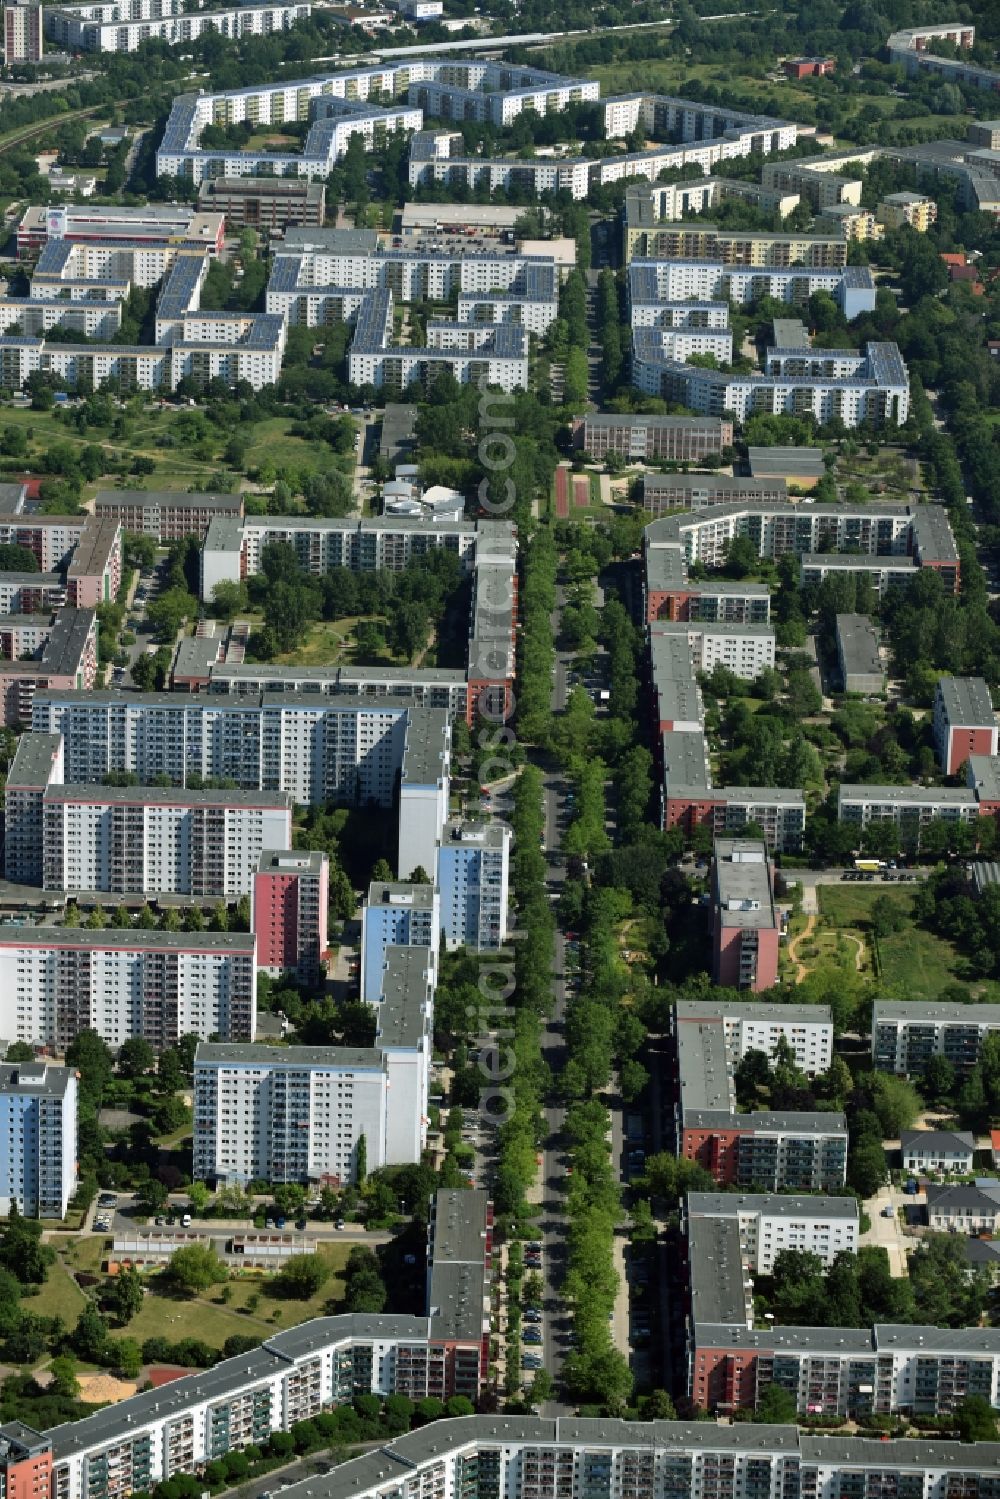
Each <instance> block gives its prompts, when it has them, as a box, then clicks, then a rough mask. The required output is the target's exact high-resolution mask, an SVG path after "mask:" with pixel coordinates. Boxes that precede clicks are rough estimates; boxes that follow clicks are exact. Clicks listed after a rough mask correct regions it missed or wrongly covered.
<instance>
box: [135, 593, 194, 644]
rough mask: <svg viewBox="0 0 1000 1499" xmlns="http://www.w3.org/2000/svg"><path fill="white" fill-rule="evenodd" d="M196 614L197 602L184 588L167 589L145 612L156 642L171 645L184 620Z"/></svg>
mask: <svg viewBox="0 0 1000 1499" xmlns="http://www.w3.org/2000/svg"><path fill="white" fill-rule="evenodd" d="M197 613H198V600H197V599H196V598H195V597H194V596H193V595H192V594H190V593H188V591H187V589H186V588H168V589H166V591H165V592H164V593H161V594H160V595H159V597H158V598H155V599H153V600H152V602H151V603H150V604H149V606H148V608H147V610H146V617H147V618H148V620H149V622H150V624H151V625H152V626H153V629H154V630H155V631H156V638H157V640H161V641H164V642H165V643H166V644H172V643H173V641H174V640H175V638H176V636H177V632H178V631H179V630H180V628H181V626H182V625H183V624H184V621H185V620H186V619H192V618H194V617H195V616H196V615H197Z"/></svg>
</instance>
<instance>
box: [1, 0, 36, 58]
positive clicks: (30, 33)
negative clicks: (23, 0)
mask: <svg viewBox="0 0 1000 1499" xmlns="http://www.w3.org/2000/svg"><path fill="white" fill-rule="evenodd" d="M44 45H45V44H44V41H43V23H42V7H41V6H40V5H23V4H17V5H5V6H4V10H3V60H4V62H5V63H6V64H7V66H8V67H10V66H11V64H12V63H19V62H40V61H41V58H42V50H43V47H44Z"/></svg>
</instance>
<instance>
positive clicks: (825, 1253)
mask: <svg viewBox="0 0 1000 1499" xmlns="http://www.w3.org/2000/svg"><path fill="white" fill-rule="evenodd" d="M685 1217H686V1220H687V1222H688V1223H690V1222H692V1221H693V1220H694V1219H696V1218H714V1219H721V1220H729V1219H735V1220H736V1221H737V1223H738V1224H739V1231H740V1248H741V1250H742V1254H743V1258H744V1260H745V1261H746V1262H747V1263H748V1264H749V1266H750V1268H751V1270H753V1271H754V1272H755V1273H756V1274H757V1275H770V1274H771V1272H772V1270H773V1269H774V1261H775V1256H776V1255H779V1254H780V1253H781V1251H782V1250H783V1249H798V1250H802V1251H804V1252H806V1253H808V1254H818V1255H819V1257H820V1259H821V1260H822V1261H823V1264H824V1265H826V1266H827V1267H829V1266H830V1265H831V1264H832V1263H833V1261H834V1259H835V1258H836V1256H837V1255H838V1254H840V1253H841V1252H842V1251H846V1252H848V1253H851V1254H853V1253H854V1252H855V1251H856V1250H857V1247H858V1233H859V1220H858V1204H857V1201H856V1200H855V1198H853V1197H820V1196H815V1197H814V1196H812V1195H807V1196H794V1197H793V1196H787V1197H786V1196H784V1195H783V1194H781V1193H769V1192H768V1193H742V1192H741V1193H739V1194H737V1193H734V1192H689V1193H688V1195H687V1208H686V1213H685Z"/></svg>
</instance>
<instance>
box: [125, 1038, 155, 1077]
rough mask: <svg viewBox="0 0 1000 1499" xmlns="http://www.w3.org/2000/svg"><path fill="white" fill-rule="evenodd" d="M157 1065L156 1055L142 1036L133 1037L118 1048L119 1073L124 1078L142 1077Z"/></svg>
mask: <svg viewBox="0 0 1000 1499" xmlns="http://www.w3.org/2000/svg"><path fill="white" fill-rule="evenodd" d="M155 1065H156V1053H155V1052H154V1050H153V1048H152V1047H151V1046H150V1044H149V1042H148V1041H146V1040H145V1039H144V1038H143V1037H142V1036H131V1037H129V1039H128V1040H127V1041H123V1042H122V1044H121V1046H120V1047H119V1048H118V1071H119V1072H120V1074H121V1076H122V1077H132V1078H136V1077H142V1075H143V1073H144V1072H151V1071H152V1069H153V1067H155Z"/></svg>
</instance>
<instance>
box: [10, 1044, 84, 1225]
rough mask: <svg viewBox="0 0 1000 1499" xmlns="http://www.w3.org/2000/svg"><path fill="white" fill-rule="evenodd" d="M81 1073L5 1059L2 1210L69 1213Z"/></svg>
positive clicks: (48, 1215)
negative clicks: (79, 1077) (78, 1077)
mask: <svg viewBox="0 0 1000 1499" xmlns="http://www.w3.org/2000/svg"><path fill="white" fill-rule="evenodd" d="M77 1095H78V1084H77V1074H76V1073H75V1072H74V1071H73V1069H72V1068H70V1067H55V1066H53V1065H52V1064H51V1063H49V1062H5V1063H0V1212H2V1213H3V1214H4V1216H5V1217H6V1216H7V1215H8V1214H9V1213H11V1212H13V1211H14V1209H15V1206H16V1209H17V1211H18V1212H19V1213H21V1214H22V1215H23V1216H25V1217H27V1218H65V1216H66V1209H67V1208H68V1207H69V1200H70V1198H71V1197H72V1196H73V1194H74V1192H75V1191H76V1188H77Z"/></svg>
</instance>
